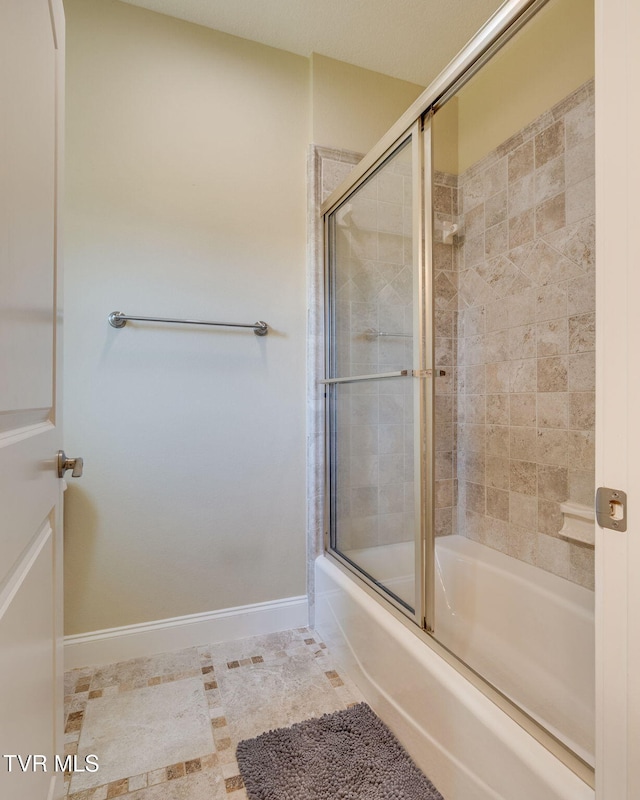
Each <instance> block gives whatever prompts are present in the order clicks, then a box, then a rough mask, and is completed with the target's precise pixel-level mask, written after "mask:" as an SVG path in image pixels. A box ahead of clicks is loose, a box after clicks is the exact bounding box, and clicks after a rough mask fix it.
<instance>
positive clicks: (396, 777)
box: [236, 703, 443, 800]
mask: <svg viewBox="0 0 640 800" xmlns="http://www.w3.org/2000/svg"><path fill="white" fill-rule="evenodd" d="M236 756H237V759H238V765H239V767H240V773H241V774H242V778H243V780H244V784H245V787H246V790H247V796H248V797H249V800H337V798H340V800H443V797H442V795H441V794H440V793H439V792H438V791H437V789H436V788H435V786H434V785H433V784H432V783H431V781H429V780H428V779H427V778H426V777H425V776H424V775H423V774H422V772H420V770H419V769H418V768H417V767H416V765H415V764H414V763H413V761H412V760H411V758H410V756H409V754H408V753H407V752H406V750H405V749H404V748H403V747H402V745H401V744H400V742H398V740H397V739H396V737H395V736H394V735H393V734H392V733H391V731H390V730H389V728H387V726H386V725H385V724H384V722H382V720H380V719H378V717H376V715H375V714H374V713H373V711H372V710H371V709H370V708H369V706H368V705H367V704H366V703H359V704H358V705H356V706H353V707H352V708H348V709H347V710H346V711H336V712H335V713H333V714H325V715H324V716H323V717H320V718H319V719H310V720H308V721H307V722H300V723H298V724H297V725H292V726H291V727H290V728H281V729H280V730H276V731H269V732H268V733H263V734H262V735H261V736H257V737H256V738H255V739H246V740H245V741H243V742H240V744H239V745H238V748H237V751H236Z"/></svg>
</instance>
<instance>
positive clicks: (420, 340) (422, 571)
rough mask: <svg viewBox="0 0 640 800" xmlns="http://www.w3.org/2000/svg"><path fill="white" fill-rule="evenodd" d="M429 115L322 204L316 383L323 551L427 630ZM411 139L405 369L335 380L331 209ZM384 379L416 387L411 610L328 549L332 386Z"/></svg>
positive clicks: (430, 554)
mask: <svg viewBox="0 0 640 800" xmlns="http://www.w3.org/2000/svg"><path fill="white" fill-rule="evenodd" d="M431 116H432V115H431V113H430V112H428V113H427V114H425V115H423V116H421V117H420V118H419V119H417V120H414V122H413V124H412V125H411V126H410V127H408V128H407V129H406V130H405V131H403V132H402V133H401V135H400V136H398V137H397V138H396V139H394V141H393V142H391V144H390V145H389V146H388V147H387V148H386V149H385V151H384V152H383V153H382V154H381V155H380V156H379V158H377V159H376V160H375V162H374V163H372V164H371V165H370V167H369V168H368V169H367V170H366V171H364V172H363V173H362V174H361V175H359V176H358V178H357V179H356V180H354V181H353V183H352V184H351V185H350V186H349V187H348V188H347V190H346V191H344V192H342V193H341V195H340V197H339V198H338V199H337V200H336V201H335V202H333V203H331V204H330V205H327V206H326V207H323V210H322V212H323V219H324V245H325V248H324V252H325V259H324V260H325V375H326V376H327V378H326V379H325V380H323V381H321V383H322V384H324V386H325V550H326V551H327V552H328V553H329V554H330V555H331V556H332V557H333V558H335V559H337V560H338V561H339V562H340V563H342V564H343V565H344V566H346V567H347V568H348V569H349V570H351V571H352V572H355V574H356V575H357V576H358V577H359V578H360V579H361V580H363V581H364V582H365V583H367V584H368V585H369V586H371V588H373V589H374V590H375V591H377V592H378V593H380V594H381V595H382V596H383V597H384V598H385V600H387V601H388V602H390V603H391V604H392V605H393V606H395V607H396V608H397V609H398V610H400V611H401V612H402V613H403V614H404V615H405V616H407V617H408V618H409V619H411V620H412V621H413V622H415V623H416V624H417V625H419V626H420V627H421V628H423V629H426V630H430V629H431V627H432V625H433V602H432V598H433V596H434V587H433V580H428V578H427V576H429V575H431V574H433V559H434V546H433V545H434V540H433V536H434V510H433V498H434V482H433V465H434V446H433V442H434V439H433V432H434V425H433V419H434V399H433V395H434V389H433V381H434V375H435V371H434V337H433V307H432V291H431V286H432V260H431V234H432V217H433V214H432V208H431V183H432V180H431ZM409 141H410V147H411V164H412V217H413V243H412V249H413V264H414V265H415V269H414V286H413V294H414V314H413V337H414V342H415V343H417V346H414V350H413V363H412V365H411V367H412V368H411V369H406V370H402V371H399V372H397V373H380V374H376V375H366V376H351V377H346V378H338V379H337V378H335V377H333V375H334V373H335V365H334V364H333V363H332V357H333V353H332V348H331V344H332V341H333V338H334V336H335V325H334V322H335V320H334V318H333V314H332V299H333V297H334V286H333V270H332V268H331V263H330V261H331V258H332V254H333V252H334V225H333V223H332V219H334V217H332V215H333V214H334V212H336V211H337V210H338V208H339V207H340V206H342V205H343V204H344V203H346V202H348V200H349V198H350V197H351V196H352V195H353V194H354V193H355V192H357V191H358V189H359V188H360V187H361V186H362V185H363V184H364V183H365V182H366V181H368V180H369V179H370V178H371V177H372V176H373V175H374V174H375V173H376V172H377V171H378V170H379V169H380V168H381V167H382V166H383V165H384V164H385V163H386V162H387V161H388V160H389V159H390V158H392V157H393V155H394V154H395V153H396V152H398V151H399V150H400V148H402V147H403V145H406V143H407V142H409ZM386 377H407V378H408V379H409V380H411V379H413V380H416V381H417V384H416V387H415V389H414V393H413V394H414V401H413V402H414V419H415V420H417V425H416V426H415V430H416V436H415V440H414V485H415V487H416V490H417V491H416V492H415V496H414V511H415V520H416V523H415V538H414V551H415V570H414V573H415V575H414V577H415V608H414V609H413V610H410V609H409V608H407V607H406V606H405V605H404V604H403V603H402V602H398V600H397V599H396V598H395V597H394V595H393V593H392V592H390V590H388V589H385V587H384V586H383V585H382V584H381V583H379V582H377V581H375V580H372V579H371V578H370V577H369V576H368V575H367V574H366V573H364V572H362V571H361V570H360V569H358V568H357V566H356V565H355V564H354V563H352V562H351V561H350V560H349V559H347V558H345V557H344V556H343V555H342V554H341V553H340V552H338V551H337V550H336V549H335V548H334V547H333V540H332V537H331V535H330V532H331V530H332V529H333V528H334V526H335V518H334V515H333V509H334V505H333V504H332V503H331V498H332V497H334V498H335V493H336V490H337V487H336V484H335V471H333V470H332V463H333V452H335V450H334V448H335V447H336V440H335V436H336V425H335V420H334V419H333V416H334V408H335V403H334V402H333V400H334V398H333V394H334V392H335V391H336V385H339V384H341V383H351V382H354V381H355V380H376V379H383V378H386Z"/></svg>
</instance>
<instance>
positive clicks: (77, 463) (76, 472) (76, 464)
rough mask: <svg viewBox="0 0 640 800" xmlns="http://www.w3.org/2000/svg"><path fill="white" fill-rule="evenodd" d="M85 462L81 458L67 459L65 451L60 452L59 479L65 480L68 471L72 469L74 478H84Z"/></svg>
mask: <svg viewBox="0 0 640 800" xmlns="http://www.w3.org/2000/svg"><path fill="white" fill-rule="evenodd" d="M82 467H83V461H82V459H81V458H67V456H66V454H65V452H64V450H58V477H59V478H64V474H65V472H66V471H67V470H69V469H71V470H73V472H72V473H71V475H72V476H73V477H74V478H81V477H82Z"/></svg>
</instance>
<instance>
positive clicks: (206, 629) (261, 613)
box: [64, 596, 309, 670]
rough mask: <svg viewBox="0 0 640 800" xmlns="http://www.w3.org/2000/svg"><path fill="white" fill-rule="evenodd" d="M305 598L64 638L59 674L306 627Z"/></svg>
mask: <svg viewBox="0 0 640 800" xmlns="http://www.w3.org/2000/svg"><path fill="white" fill-rule="evenodd" d="M308 623H309V619H308V603H307V598H306V597H305V596H300V597H285V598H284V599H282V600H273V601H271V602H268V603H254V604H253V605H249V606H236V607H235V608H225V609H222V610H220V611H210V612H207V613H204V614H189V615H188V616H186V617H173V618H172V619H161V620H156V621H154V622H147V623H142V624H139V625H125V626H123V627H121V628H108V629H107V630H102V631H92V632H90V633H80V634H77V635H75V636H65V637H64V668H65V670H69V669H76V668H78V667H93V666H100V665H102V664H113V663H116V662H118V661H126V660H127V659H129V658H140V657H144V656H150V655H154V654H156V653H168V652H171V651H172V650H181V649H182V648H185V647H196V646H199V645H205V644H213V643H215V642H224V641H229V640H232V639H244V638H245V637H246V636H255V635H257V634H260V633H275V632H276V631H283V630H288V629H289V628H302V627H305V626H306V625H308Z"/></svg>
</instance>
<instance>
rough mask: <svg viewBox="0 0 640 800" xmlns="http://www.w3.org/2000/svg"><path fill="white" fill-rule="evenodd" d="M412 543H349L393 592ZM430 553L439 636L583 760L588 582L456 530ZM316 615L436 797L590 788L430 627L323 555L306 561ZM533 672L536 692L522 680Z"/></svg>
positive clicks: (589, 650) (536, 794)
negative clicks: (416, 624)
mask: <svg viewBox="0 0 640 800" xmlns="http://www.w3.org/2000/svg"><path fill="white" fill-rule="evenodd" d="M411 549H412V545H411V544H405V545H391V546H386V547H377V548H371V549H369V550H368V551H367V552H366V553H364V552H363V553H360V554H356V553H355V552H354V553H352V554H351V555H352V557H355V556H356V555H359V557H360V558H361V559H369V560H368V561H367V567H368V568H369V569H371V570H372V571H374V572H376V573H377V574H376V577H382V573H381V572H380V571H378V570H384V577H385V579H388V580H389V581H390V582H391V583H392V584H393V586H394V591H396V592H398V591H401V592H402V591H409V590H410V582H411V577H410V576H411ZM436 558H437V570H438V573H437V574H438V579H437V582H436V583H437V585H436V615H437V616H436V626H437V628H436V633H437V636H438V638H439V639H440V640H441V641H442V642H443V643H445V644H446V646H447V647H449V648H450V649H451V650H454V651H456V652H458V653H459V654H460V655H461V656H463V657H464V658H465V660H466V661H467V663H469V665H470V666H473V667H474V669H476V670H477V671H478V672H482V674H484V675H485V676H486V677H487V678H490V679H491V680H493V681H494V682H495V683H496V685H498V686H499V687H500V689H501V690H502V691H503V692H504V693H505V694H508V695H511V696H512V697H513V698H514V699H515V700H517V702H518V704H519V705H520V706H521V707H523V708H525V709H526V710H527V711H528V712H529V713H530V714H531V716H534V717H537V718H538V719H540V721H543V722H544V724H545V727H547V729H549V730H551V731H552V732H555V733H556V734H561V738H562V739H564V741H565V742H567V743H568V744H570V745H571V746H572V747H573V748H574V749H575V750H576V751H577V752H578V753H579V754H581V755H582V756H583V757H584V758H585V760H587V761H588V760H590V752H591V749H592V736H593V729H594V725H593V694H594V690H593V685H594V679H593V661H594V658H593V593H592V592H589V591H588V590H586V589H582V588H581V587H578V586H575V585H574V584H571V583H569V582H568V581H565V580H563V579H562V578H557V577H555V576H553V575H550V574H549V573H545V572H543V571H542V570H538V569H536V568H534V567H531V566H530V565H527V564H524V563H522V562H520V561H517V560H516V559H512V558H510V557H509V556H505V555H503V554H502V553H498V552H497V551H494V550H491V549H490V548H487V547H484V546H483V545H480V544H478V543H476V542H472V541H469V540H467V539H465V538H464V537H461V536H450V537H444V538H442V539H439V540H438V542H437V545H436ZM316 627H317V629H318V632H319V634H320V635H321V636H322V637H323V638H324V639H325V641H326V642H327V644H328V646H329V648H330V649H331V651H332V653H333V654H334V655H335V657H336V658H337V660H338V661H339V662H340V664H341V666H342V668H343V669H344V670H345V671H346V672H347V674H349V675H350V676H351V677H352V679H353V680H354V681H355V682H356V684H357V685H358V686H359V688H360V689H361V691H362V692H363V694H364V696H365V698H366V699H367V701H368V702H369V703H370V704H371V706H372V708H374V710H375V711H376V712H377V713H378V714H379V715H380V716H381V717H382V718H383V719H384V720H385V721H386V722H387V724H389V726H390V727H391V728H392V730H394V732H395V733H396V735H397V736H398V738H399V739H400V740H401V741H402V742H403V744H404V745H405V747H406V748H407V750H408V751H409V752H410V753H411V755H412V757H413V758H414V760H415V761H416V763H418V765H419V766H420V767H421V768H422V769H423V770H424V772H425V773H426V774H427V775H428V776H429V777H430V778H431V780H432V781H433V782H434V783H435V785H436V786H437V787H438V788H439V790H440V791H441V792H442V794H443V795H444V797H445V798H446V800H489V799H491V800H498V799H500V800H539V798H541V797H544V798H545V800H594V796H595V795H594V791H593V789H591V788H590V787H589V786H588V785H587V784H586V783H584V782H583V781H582V780H581V779H580V778H579V777H578V776H577V775H576V774H575V773H574V772H572V771H571V770H570V769H569V768H568V767H567V766H565V765H564V764H563V763H562V762H561V761H560V760H559V759H558V758H556V756H554V755H553V754H552V753H551V752H550V751H549V750H547V749H546V748H545V747H543V745H542V744H540V743H539V742H538V741H537V740H536V739H534V738H533V737H532V736H531V735H530V734H529V733H527V731H526V730H525V729H524V728H522V727H521V726H520V725H518V724H517V723H516V722H515V721H514V720H513V719H511V717H509V716H508V715H507V714H506V713H505V712H504V711H503V710H501V709H500V708H499V707H498V705H496V704H495V703H493V702H492V701H491V700H490V699H489V698H488V697H487V696H485V694H483V693H482V692H481V691H479V689H477V688H476V687H475V686H474V685H473V683H472V682H470V681H469V680H467V679H466V678H465V677H464V676H463V675H462V674H460V672H458V670H456V669H455V668H454V667H453V666H452V665H451V664H450V663H448V662H447V660H445V658H443V657H442V656H441V655H439V654H438V652H437V647H436V648H433V647H431V646H430V645H429V643H428V641H425V639H428V637H426V636H425V635H424V634H422V633H420V632H419V631H417V629H416V630H413V629H412V626H411V625H410V624H407V623H405V622H403V621H401V620H400V619H399V618H398V612H396V611H395V610H392V609H390V607H388V606H387V604H385V603H384V602H383V601H381V600H379V599H378V598H377V596H376V595H375V593H373V592H371V591H370V590H368V589H367V588H365V587H364V586H363V585H362V583H361V582H360V581H358V580H357V578H354V576H353V575H352V574H351V573H349V572H348V570H345V569H344V568H343V567H341V566H340V565H338V564H337V562H336V561H335V560H334V559H331V558H330V557H327V556H321V557H319V558H318V559H317V561H316ZM496 656H497V657H496ZM492 670H493V671H492ZM567 676H568V677H567ZM541 684H543V685H544V686H545V691H544V692H533V691H531V687H532V686H534V687H535V686H539V685H541ZM540 698H542V702H540ZM545 715H546V716H545ZM567 719H568V720H569V723H570V724H569V725H567Z"/></svg>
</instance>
